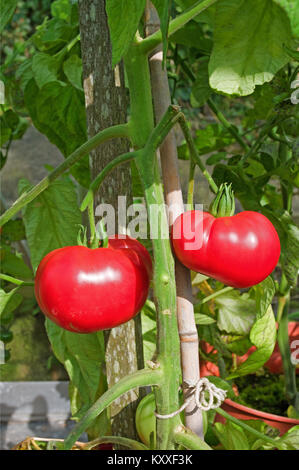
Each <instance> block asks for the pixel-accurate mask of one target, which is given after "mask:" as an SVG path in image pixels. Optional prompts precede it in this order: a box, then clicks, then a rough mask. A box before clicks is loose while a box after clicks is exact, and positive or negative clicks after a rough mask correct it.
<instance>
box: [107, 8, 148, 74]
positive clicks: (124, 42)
mask: <svg viewBox="0 0 299 470" xmlns="http://www.w3.org/2000/svg"><path fill="white" fill-rule="evenodd" d="M145 4H146V1H145V0H107V1H106V12H107V16H108V24H109V30H110V37H111V42H112V66H113V67H114V66H115V65H116V64H118V62H119V61H120V60H121V59H122V57H123V56H124V55H125V54H126V52H127V50H128V48H129V46H130V44H131V42H132V41H133V38H134V34H135V33H136V31H137V28H138V25H139V21H140V19H141V16H142V14H143V12H144V9H145Z"/></svg>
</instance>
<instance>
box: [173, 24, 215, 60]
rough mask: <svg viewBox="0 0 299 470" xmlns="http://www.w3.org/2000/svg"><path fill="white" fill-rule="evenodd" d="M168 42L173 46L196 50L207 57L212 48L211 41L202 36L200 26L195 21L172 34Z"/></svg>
mask: <svg viewBox="0 0 299 470" xmlns="http://www.w3.org/2000/svg"><path fill="white" fill-rule="evenodd" d="M170 40H171V42H174V43H175V44H182V45H183V46H187V47H192V48H195V49H198V50H200V51H201V52H202V53H203V54H207V55H209V54H210V53H211V50H212V46H213V42H212V40H211V39H209V38H207V37H206V36H205V35H204V33H203V31H202V28H201V25H200V24H198V23H197V22H195V21H190V22H189V23H187V24H186V25H185V26H184V27H183V28H181V29H179V30H178V31H177V32H176V33H174V34H172V35H171V37H170Z"/></svg>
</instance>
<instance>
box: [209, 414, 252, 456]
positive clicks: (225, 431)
mask: <svg viewBox="0 0 299 470" xmlns="http://www.w3.org/2000/svg"><path fill="white" fill-rule="evenodd" d="M215 434H216V436H217V437H218V439H219V441H220V442H221V444H222V445H223V447H224V448H225V450H250V447H249V443H248V439H247V437H246V434H245V432H244V431H243V429H242V428H240V426H237V425H236V424H235V423H232V422H231V421H227V422H226V424H222V423H215Z"/></svg>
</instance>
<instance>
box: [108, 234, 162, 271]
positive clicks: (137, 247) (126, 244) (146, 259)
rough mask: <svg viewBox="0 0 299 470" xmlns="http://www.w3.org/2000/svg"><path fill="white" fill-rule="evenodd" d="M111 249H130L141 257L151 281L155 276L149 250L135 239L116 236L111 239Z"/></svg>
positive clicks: (126, 236)
mask: <svg viewBox="0 0 299 470" xmlns="http://www.w3.org/2000/svg"><path fill="white" fill-rule="evenodd" d="M109 247H111V248H116V249H121V248H123V249H127V248H130V249H132V250H134V251H136V253H138V255H140V257H141V259H142V260H143V263H144V265H145V267H146V269H147V271H148V274H149V277H150V279H151V278H152V275H153V266H152V259H151V257H150V254H149V252H148V251H147V249H146V248H145V247H144V246H143V245H142V244H141V243H140V242H139V241H138V240H136V239H135V238H131V237H129V236H128V235H118V234H116V235H114V237H110V238H109Z"/></svg>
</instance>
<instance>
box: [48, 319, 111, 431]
mask: <svg viewBox="0 0 299 470" xmlns="http://www.w3.org/2000/svg"><path fill="white" fill-rule="evenodd" d="M46 330H47V334H48V337H49V340H50V343H51V345H52V349H53V352H54V354H55V356H56V357H57V359H58V360H59V361H60V362H61V363H62V364H63V365H64V367H65V368H66V370H67V373H68V375H69V377H70V381H71V387H70V392H71V405H72V415H73V418H76V419H79V418H80V416H81V415H82V414H83V413H84V412H85V411H87V409H88V408H89V407H90V406H91V405H93V403H94V402H95V400H96V399H97V398H98V397H99V396H100V395H101V393H103V391H104V390H103V387H104V389H105V378H104V376H103V371H102V368H103V364H104V361H105V344H104V335H103V332H102V331H99V332H96V333H91V334H79V333H72V332H70V331H67V330H64V329H63V328H60V327H59V326H57V325H56V324H55V323H53V322H52V321H51V320H49V319H48V318H47V319H46ZM97 419H100V420H99V422H98V427H99V428H100V434H102V435H104V434H105V432H106V427H107V421H106V413H103V414H102V415H101V416H100V417H99V418H97Z"/></svg>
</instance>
